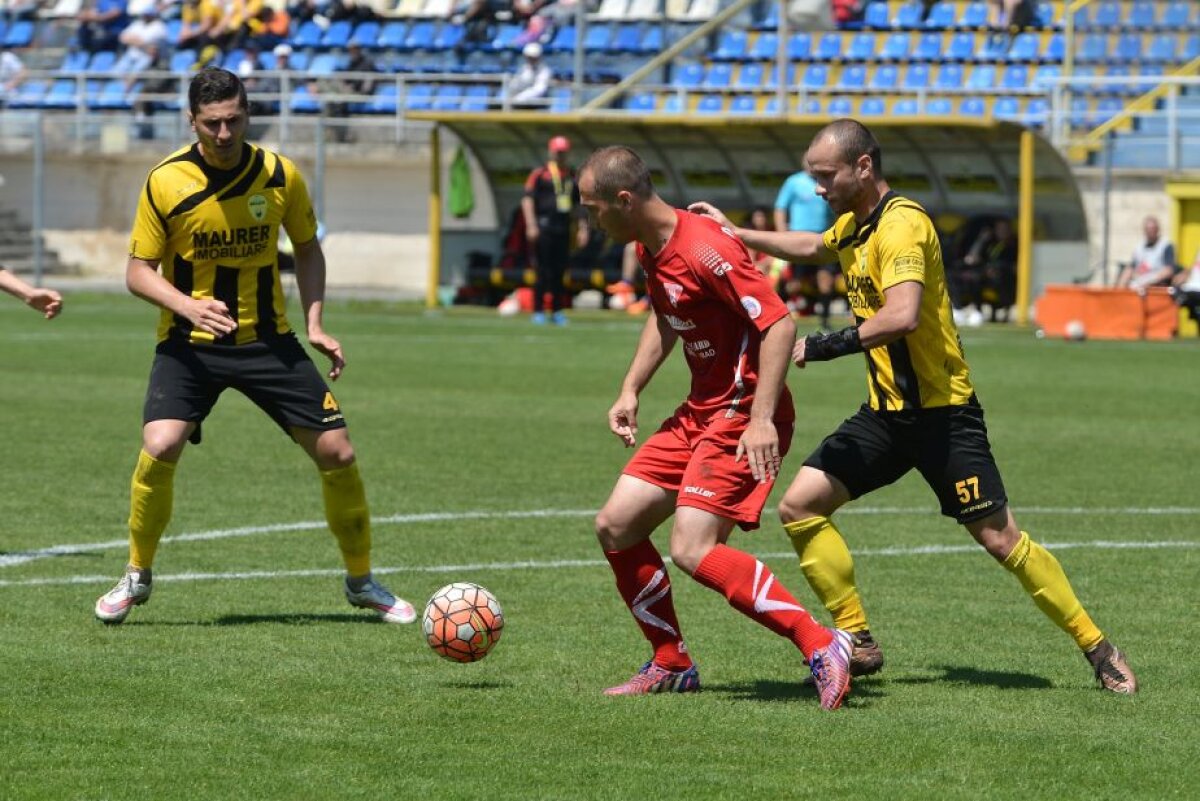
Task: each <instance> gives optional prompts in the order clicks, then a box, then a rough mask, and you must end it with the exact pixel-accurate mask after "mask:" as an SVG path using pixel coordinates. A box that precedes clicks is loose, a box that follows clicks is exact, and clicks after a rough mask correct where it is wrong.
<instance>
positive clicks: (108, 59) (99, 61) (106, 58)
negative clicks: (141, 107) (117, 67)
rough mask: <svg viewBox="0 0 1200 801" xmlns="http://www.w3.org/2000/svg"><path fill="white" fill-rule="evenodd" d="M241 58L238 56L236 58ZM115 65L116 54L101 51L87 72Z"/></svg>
mask: <svg viewBox="0 0 1200 801" xmlns="http://www.w3.org/2000/svg"><path fill="white" fill-rule="evenodd" d="M238 58H239V60H240V58H241V56H240V54H239V56H238ZM116 63H117V54H116V53H114V52H113V51H111V50H101V51H99V52H98V53H93V54H92V59H91V61H89V62H88V66H87V68H88V72H108V71H109V70H111V69H112V68H113V64H116Z"/></svg>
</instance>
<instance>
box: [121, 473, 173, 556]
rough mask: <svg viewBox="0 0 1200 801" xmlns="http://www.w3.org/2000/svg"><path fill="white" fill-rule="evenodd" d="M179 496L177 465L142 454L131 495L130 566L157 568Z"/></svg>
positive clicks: (132, 484) (134, 475)
mask: <svg viewBox="0 0 1200 801" xmlns="http://www.w3.org/2000/svg"><path fill="white" fill-rule="evenodd" d="M174 496H175V463H174V462H164V461H161V460H159V459H155V458H154V457H153V456H151V455H150V454H148V453H146V452H145V451H142V452H141V453H139V454H138V461H137V467H135V468H134V470H133V481H132V482H130V492H129V564H130V566H132V567H133V568H135V569H137V570H146V569H148V568H150V567H151V566H152V565H153V564H154V554H155V552H156V551H157V550H158V540H159V538H160V537H162V533H163V530H164V529H166V527H167V522H168V521H169V520H170V519H171V504H172V501H173V499H174Z"/></svg>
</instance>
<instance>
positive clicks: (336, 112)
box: [329, 42, 379, 142]
mask: <svg viewBox="0 0 1200 801" xmlns="http://www.w3.org/2000/svg"><path fill="white" fill-rule="evenodd" d="M346 51H347V52H348V53H349V55H350V58H349V60H348V61H347V62H346V66H345V67H343V68H341V69H339V70H338V71H339V72H345V73H353V75H351V76H344V77H339V78H338V79H337V80H336V81H334V82H333V87H332V88H333V91H335V92H336V93H337V94H339V95H360V96H362V99H363V100H365V99H366V97H367V96H370V94H371V93H372V92H374V91H375V80H374V79H373V78H370V77H368V76H367V75H365V74H363V73H369V72H379V67H377V66H376V65H375V61H374V59H372V58H371V57H370V56H369V55H367V54H366V52H364V51H363V49H362V46H361V45H360V44H358V43H357V42H351V43H350V44H348V45H347V46H346ZM350 103H351V101H349V100H335V101H332V102H330V104H329V113H330V115H331V116H333V117H349V116H350ZM333 132H334V136H336V137H337V140H338V141H339V142H352V141H354V131H353V130H352V129H351V128H350V127H349V126H348V125H336V126H335V127H334V129H333Z"/></svg>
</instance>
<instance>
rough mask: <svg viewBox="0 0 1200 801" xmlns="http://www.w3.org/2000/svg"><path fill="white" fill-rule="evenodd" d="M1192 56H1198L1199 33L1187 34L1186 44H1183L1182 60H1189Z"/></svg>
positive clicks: (1199, 56)
mask: <svg viewBox="0 0 1200 801" xmlns="http://www.w3.org/2000/svg"><path fill="white" fill-rule="evenodd" d="M1194 58H1200V34H1194V35H1192V36H1189V37H1188V39H1187V44H1185V45H1184V46H1183V60H1184V61H1191V60H1192V59H1194Z"/></svg>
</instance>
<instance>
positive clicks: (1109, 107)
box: [1090, 97, 1125, 125]
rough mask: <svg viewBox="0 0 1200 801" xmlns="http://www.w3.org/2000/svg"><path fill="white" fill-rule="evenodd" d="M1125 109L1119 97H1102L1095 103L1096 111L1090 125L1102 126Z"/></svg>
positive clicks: (1123, 102)
mask: <svg viewBox="0 0 1200 801" xmlns="http://www.w3.org/2000/svg"><path fill="white" fill-rule="evenodd" d="M1123 108H1125V101H1123V100H1121V99H1120V98H1119V97H1102V98H1100V100H1099V101H1098V102H1097V103H1096V109H1095V111H1094V112H1093V114H1092V117H1091V121H1090V122H1091V124H1092V125H1103V124H1104V123H1106V122H1108V121H1109V120H1110V119H1112V118H1113V117H1115V116H1116V115H1117V113H1118V112H1119V111H1121V109H1123Z"/></svg>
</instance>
